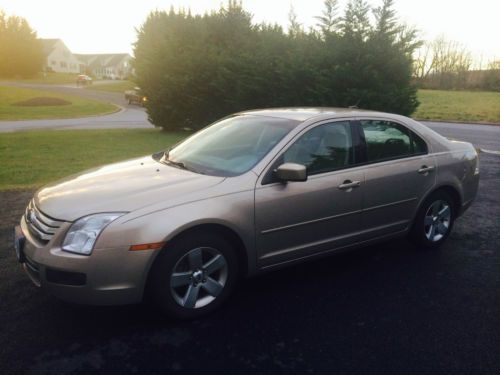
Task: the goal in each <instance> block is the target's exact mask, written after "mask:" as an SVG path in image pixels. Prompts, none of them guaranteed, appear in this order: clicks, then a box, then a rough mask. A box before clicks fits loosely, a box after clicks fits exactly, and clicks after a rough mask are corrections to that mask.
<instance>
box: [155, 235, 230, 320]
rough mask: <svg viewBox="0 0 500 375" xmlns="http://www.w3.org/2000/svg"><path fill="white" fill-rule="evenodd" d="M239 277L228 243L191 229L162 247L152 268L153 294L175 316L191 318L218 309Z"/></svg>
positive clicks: (162, 307) (218, 237)
mask: <svg viewBox="0 0 500 375" xmlns="http://www.w3.org/2000/svg"><path fill="white" fill-rule="evenodd" d="M237 279H238V261H237V258H236V254H235V252H234V249H233V248H232V246H231V244H230V243H229V242H227V241H226V240H225V239H224V238H222V237H220V236H218V235H215V234H211V233H197V234H194V233H192V234H191V235H188V236H183V237H182V238H180V239H178V240H176V241H175V242H174V243H173V244H172V246H171V247H169V246H168V245H167V248H165V249H164V250H162V252H161V253H160V254H159V255H158V259H157V260H156V262H155V264H154V267H153V270H152V280H151V281H152V285H151V287H152V293H153V294H152V297H153V298H154V301H155V302H156V304H157V305H158V306H159V307H160V308H161V309H162V310H163V312H165V313H166V314H167V315H170V316H172V317H175V318H180V319H194V318H198V317H200V316H203V315H205V314H208V313H210V312H212V311H214V310H215V309H217V308H218V307H219V306H220V305H221V304H222V303H223V302H224V301H225V300H226V299H227V298H228V297H229V295H230V294H231V292H232V290H233V289H234V286H235V284H236V281H237Z"/></svg>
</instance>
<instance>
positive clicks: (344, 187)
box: [339, 180, 361, 190]
mask: <svg viewBox="0 0 500 375" xmlns="http://www.w3.org/2000/svg"><path fill="white" fill-rule="evenodd" d="M359 185H361V182H360V181H351V180H345V181H344V182H343V183H341V184H340V185H339V189H340V190H351V189H352V188H357V187H359Z"/></svg>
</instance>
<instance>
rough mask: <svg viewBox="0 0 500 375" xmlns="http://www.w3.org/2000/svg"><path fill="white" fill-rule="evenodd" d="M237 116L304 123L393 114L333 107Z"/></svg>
mask: <svg viewBox="0 0 500 375" xmlns="http://www.w3.org/2000/svg"><path fill="white" fill-rule="evenodd" d="M238 114H239V115H253V116H266V117H279V118H284V119H288V120H295V121H306V120H309V119H312V118H314V117H318V116H321V117H328V116H331V117H345V116H348V117H356V116H380V115H384V116H391V117H393V116H394V115H393V114H389V113H383V112H377V111H370V110H363V109H358V108H334V107H284V108H266V109H255V110H250V111H243V112H239V113H238Z"/></svg>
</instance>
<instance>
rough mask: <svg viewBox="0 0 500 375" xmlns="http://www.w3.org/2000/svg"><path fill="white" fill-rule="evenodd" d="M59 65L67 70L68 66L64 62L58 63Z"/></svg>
mask: <svg viewBox="0 0 500 375" xmlns="http://www.w3.org/2000/svg"><path fill="white" fill-rule="evenodd" d="M59 64H60V65H61V68H67V67H68V64H66V62H65V61H60V62H59Z"/></svg>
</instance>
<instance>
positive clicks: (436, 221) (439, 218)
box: [424, 200, 451, 242]
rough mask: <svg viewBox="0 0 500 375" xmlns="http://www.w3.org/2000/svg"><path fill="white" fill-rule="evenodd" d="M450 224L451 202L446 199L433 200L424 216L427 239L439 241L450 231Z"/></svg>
mask: <svg viewBox="0 0 500 375" xmlns="http://www.w3.org/2000/svg"><path fill="white" fill-rule="evenodd" d="M450 224H451V207H450V204H449V203H448V202H446V201H444V200H437V201H435V202H433V203H432V204H431V205H430V206H429V208H428V209H427V212H426V213H425V217H424V232H425V236H426V237H427V239H428V240H429V241H431V242H438V241H439V240H441V239H442V238H443V237H444V236H445V235H446V234H447V233H448V230H449V229H450Z"/></svg>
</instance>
